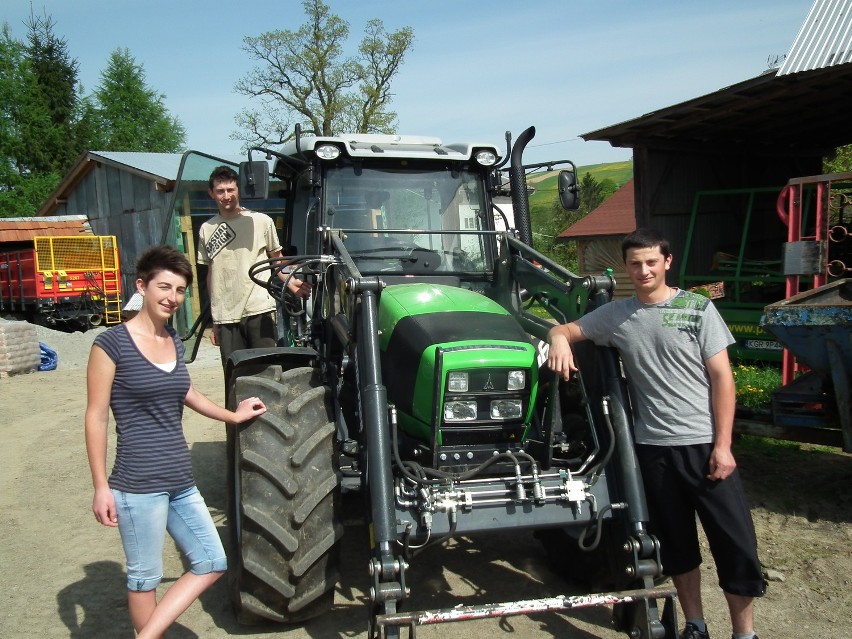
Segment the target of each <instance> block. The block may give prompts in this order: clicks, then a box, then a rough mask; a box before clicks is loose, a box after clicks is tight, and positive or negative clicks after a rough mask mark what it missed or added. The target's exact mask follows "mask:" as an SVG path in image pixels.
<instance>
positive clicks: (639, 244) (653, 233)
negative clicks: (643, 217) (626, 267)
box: [621, 228, 672, 262]
mask: <svg viewBox="0 0 852 639" xmlns="http://www.w3.org/2000/svg"><path fill="white" fill-rule="evenodd" d="M656 246H659V247H660V253H662V254H663V257H668V256H669V255H671V253H672V251H671V247H670V246H669V241H668V240H667V239H666V238H665V237H663V235H662V233H660V232H659V231H657V230H656V229H649V228H640V229H636V230H635V231H633V232H632V233H631V234H630V235H628V236H626V237H625V238H624V239H623V240H621V259H622V260H624V261H625V262H626V261H627V251H629V250H630V249H633V248H654V247H656Z"/></svg>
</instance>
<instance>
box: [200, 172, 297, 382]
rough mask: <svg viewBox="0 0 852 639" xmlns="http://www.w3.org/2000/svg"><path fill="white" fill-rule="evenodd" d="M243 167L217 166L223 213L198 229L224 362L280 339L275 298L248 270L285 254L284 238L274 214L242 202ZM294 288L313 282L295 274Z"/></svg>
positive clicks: (213, 180)
mask: <svg viewBox="0 0 852 639" xmlns="http://www.w3.org/2000/svg"><path fill="white" fill-rule="evenodd" d="M237 183H238V176H237V173H236V172H235V171H234V170H233V169H231V168H230V167H227V166H220V167H217V168H216V169H214V170H213V172H212V173H211V174H210V180H209V191H208V193H209V195H210V197H211V198H212V199H213V200H214V201H215V202H216V206H217V208H218V209H219V213H218V214H217V215H215V216H213V217H212V218H210V219H209V220H207V221H206V222H204V224H202V225H201V229H200V230H199V232H198V255H197V259H198V263H199V264H204V265H207V267H208V270H207V291H208V294H209V295H210V310H211V313H212V316H213V334H212V341H213V344H215V345H217V346H219V349H220V354H221V356H222V365H223V366H224V364H225V362H227V361H228V357H230V355H231V353H233V352H234V351H236V350H240V349H244V348H264V347H271V346H275V345H276V342H277V340H276V323H275V300H274V299H273V298H272V297H271V296H270V295H269V293H268V292H267V291H266V289H265V288H263V287H262V286H258V285H257V284H255V283H254V282H252V281H251V279H250V278H249V276H248V271H249V268H251V266H252V265H253V264H256V263H257V262H260V261H262V260H265V259H267V258H276V257H281V243H280V242H279V241H278V233H277V232H276V230H275V224H274V223H273V221H272V218H270V217H269V216H268V215H264V214H263V213H257V212H255V211H250V210H248V209H245V208H243V207H242V206H240V196H239V192H238V188H237ZM288 288H289V290H290V291H291V292H292V293H294V294H296V295H299V296H302V297H306V296H307V295H308V294H309V293H310V285H309V284H307V283H305V282H302V281H301V280H299V279H297V278H295V277H292V278H290V279H289V283H288Z"/></svg>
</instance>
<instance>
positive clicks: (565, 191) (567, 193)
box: [558, 171, 580, 211]
mask: <svg viewBox="0 0 852 639" xmlns="http://www.w3.org/2000/svg"><path fill="white" fill-rule="evenodd" d="M558 187H559V203H560V204H561V205H562V208H563V209H565V210H566V211H576V210H577V209H578V208H580V187H579V185H578V184H577V174H576V173H574V171H560V172H559V178H558Z"/></svg>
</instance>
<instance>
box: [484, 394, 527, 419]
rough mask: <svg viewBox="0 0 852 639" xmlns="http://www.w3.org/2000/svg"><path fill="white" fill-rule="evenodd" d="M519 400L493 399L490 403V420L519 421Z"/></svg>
mask: <svg viewBox="0 0 852 639" xmlns="http://www.w3.org/2000/svg"><path fill="white" fill-rule="evenodd" d="M521 410H522V405H521V400H519V399H495V400H493V401H492V402H491V419H520V417H521Z"/></svg>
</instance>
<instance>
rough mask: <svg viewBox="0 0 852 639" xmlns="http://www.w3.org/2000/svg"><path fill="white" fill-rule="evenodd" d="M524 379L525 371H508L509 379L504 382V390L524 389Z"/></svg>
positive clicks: (525, 379)
mask: <svg viewBox="0 0 852 639" xmlns="http://www.w3.org/2000/svg"><path fill="white" fill-rule="evenodd" d="M526 381H527V376H526V371H509V379H508V381H507V382H506V390H510V391H519V390H524V387H525V386H526V385H527V384H526Z"/></svg>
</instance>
